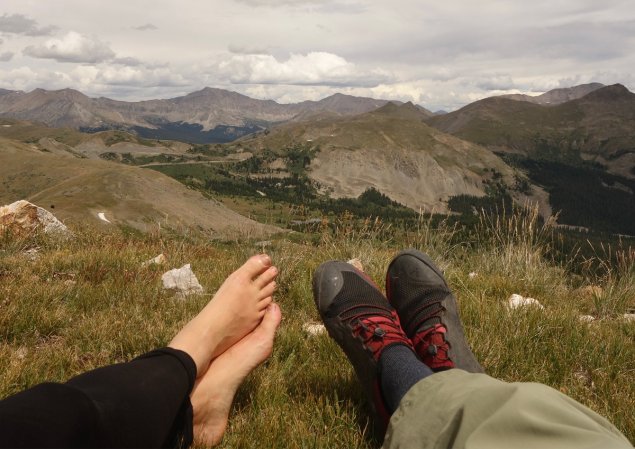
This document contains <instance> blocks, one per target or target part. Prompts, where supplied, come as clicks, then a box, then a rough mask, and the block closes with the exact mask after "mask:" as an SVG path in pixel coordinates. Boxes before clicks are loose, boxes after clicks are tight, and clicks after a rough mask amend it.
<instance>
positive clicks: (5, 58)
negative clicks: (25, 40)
mask: <svg viewBox="0 0 635 449" xmlns="http://www.w3.org/2000/svg"><path fill="white" fill-rule="evenodd" d="M14 55H15V53H13V52H12V51H5V52H4V53H0V61H2V62H9V61H11V60H12V59H13V56H14Z"/></svg>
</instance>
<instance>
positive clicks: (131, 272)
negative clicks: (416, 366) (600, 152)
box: [0, 213, 635, 448]
mask: <svg viewBox="0 0 635 449" xmlns="http://www.w3.org/2000/svg"><path fill="white" fill-rule="evenodd" d="M536 218H537V217H536V215H535V214H532V213H524V214H519V213H516V214H511V215H509V216H507V217H501V218H499V219H497V220H493V219H492V220H488V219H485V218H483V219H482V220H481V227H480V229H479V231H478V233H477V238H474V239H473V240H471V241H464V242H461V241H457V239H456V234H455V232H454V229H453V228H452V227H451V226H449V225H447V224H444V223H443V222H441V224H433V222H432V221H425V220H421V221H420V223H419V225H418V226H417V227H416V228H414V229H412V230H411V231H410V232H408V233H403V232H400V231H397V230H395V229H392V228H391V227H390V226H387V225H385V224H383V223H381V222H380V221H371V220H368V221H365V222H362V223H361V224H360V222H359V221H357V220H353V219H352V218H351V217H350V216H344V217H341V218H340V219H338V220H337V221H336V222H335V223H331V225H330V226H328V227H326V226H325V227H323V228H322V229H321V230H318V232H317V233H315V234H297V233H296V234H295V235H293V236H292V239H291V238H285V237H278V238H277V239H274V240H273V241H272V243H271V245H270V246H269V247H267V251H268V252H269V254H271V256H272V258H273V260H274V262H275V263H276V265H277V266H279V267H280V269H281V271H280V276H279V289H278V292H277V294H276V300H277V301H278V303H279V304H280V306H281V308H282V311H283V316H284V318H283V322H282V325H281V327H280V329H279V331H278V335H277V339H276V344H275V347H274V353H273V355H272V357H271V358H270V359H269V360H268V361H267V362H266V363H265V364H264V365H263V366H262V367H260V368H258V369H257V370H256V371H255V372H254V373H253V374H252V375H251V376H250V377H249V378H248V380H247V382H246V383H245V384H244V385H243V387H242V388H241V390H240V391H239V394H238V397H237V400H236V404H235V407H234V409H233V411H232V416H231V419H230V426H229V429H228V432H227V434H226V436H225V439H224V441H223V443H222V445H221V447H228V448H229V447H232V448H234V447H285V448H287V447H288V448H295V447H298V448H305V447H315V448H327V447H328V448H334V447H336V448H376V447H379V445H380V444H379V443H378V442H376V441H374V440H373V439H372V438H371V437H370V435H371V433H372V432H371V429H370V423H369V420H368V415H367V413H366V410H365V408H364V400H363V396H362V392H361V391H360V388H359V386H358V384H357V382H356V380H355V377H354V373H353V371H352V368H351V367H350V365H349V364H348V362H347V360H346V358H345V357H344V355H343V354H342V353H341V351H340V350H339V348H338V347H337V346H336V345H335V343H333V342H332V341H331V340H330V339H329V338H328V337H327V336H318V337H309V336H308V335H306V334H305V333H304V331H303V330H302V325H303V324H304V323H306V322H307V321H317V320H318V315H317V312H316V310H315V306H314V305H313V300H312V296H311V276H312V273H313V271H314V269H315V268H316V267H317V266H318V265H319V264H320V263H322V262H323V261H325V260H329V259H344V260H347V259H349V258H352V257H358V258H360V259H361V261H362V262H363V263H364V265H365V267H366V270H367V272H368V273H369V274H370V276H371V277H373V278H374V279H375V280H376V281H377V283H378V284H379V285H382V284H383V277H384V270H385V268H386V267H387V264H388V262H389V261H390V259H391V258H392V256H393V255H394V254H395V253H396V252H397V251H398V250H399V249H401V248H403V247H416V248H419V249H421V250H424V251H427V252H428V253H429V254H431V256H432V257H433V258H434V259H435V260H437V262H438V264H439V265H440V267H441V268H442V269H444V270H445V273H446V277H447V279H448V281H449V283H450V285H451V287H452V288H453V290H454V291H455V293H456V295H457V297H458V300H459V305H460V309H461V313H462V318H463V321H464V323H465V326H466V332H467V336H468V339H469V341H470V343H471V344H472V346H473V348H474V351H475V353H476V355H477V357H478V359H479V360H480V361H481V362H482V363H483V365H484V366H485V368H486V370H487V372H488V373H489V374H491V375H493V376H495V377H498V378H501V379H503V380H506V381H535V382H542V383H545V384H547V385H550V386H552V387H554V388H556V389H558V390H560V391H563V392H565V393H566V394H568V395H570V396H571V397H573V398H574V399H576V400H578V401H580V402H581V403H583V404H585V405H587V406H588V407H590V408H591V409H593V410H595V411H597V412H598V413H600V414H602V415H603V416H605V417H607V418H608V419H609V420H610V421H611V422H613V423H614V424H615V425H616V426H617V427H618V428H619V429H620V430H621V431H622V432H624V433H625V435H626V436H627V438H629V439H630V440H631V441H633V440H635V416H634V415H633V413H632V410H633V409H634V407H635V389H634V388H633V385H635V345H634V344H633V341H634V339H635V324H634V323H627V322H624V321H622V320H620V319H619V317H620V316H621V315H622V314H623V313H624V312H625V311H626V309H628V308H629V307H633V306H635V268H634V267H635V263H634V261H635V255H633V254H627V253H624V254H621V255H620V257H618V258H617V260H619V261H620V262H619V263H617V264H612V265H606V266H605V267H604V268H605V269H604V271H603V272H602V274H601V275H598V276H596V277H590V275H589V277H587V278H584V277H580V276H578V275H575V276H574V275H571V274H570V271H571V270H570V268H571V267H569V266H567V265H564V266H562V265H560V266H559V265H554V264H553V263H551V262H550V261H549V260H548V258H547V257H546V256H545V254H546V253H547V249H548V245H550V235H551V234H550V224H549V223H547V224H546V225H538V223H537V219H536ZM435 223H437V222H435ZM74 231H75V232H76V238H75V239H74V240H72V241H68V242H55V241H52V240H49V239H46V238H43V237H36V238H34V239H31V240H23V241H15V240H12V239H11V238H9V237H8V236H5V237H0V373H1V374H0V397H4V396H6V395H9V394H12V393H15V392H18V391H20V390H22V389H24V388H28V387H30V386H33V385H35V384H37V383H39V382H43V381H46V380H48V381H64V380H66V379H68V378H69V377H71V376H73V375H76V374H78V373H81V372H83V371H85V370H88V369H92V368H96V367H98V366H101V365H104V364H107V363H114V362H119V361H124V360H129V359H131V358H132V357H134V356H136V355H138V354H140V353H142V352H144V351H148V350H150V349H152V348H155V347H158V346H163V345H165V344H166V343H167V342H168V341H169V340H170V338H171V337H172V336H173V335H174V334H175V333H176V332H177V330H178V329H179V328H180V327H181V326H182V325H183V324H184V323H185V322H186V321H187V320H188V319H189V318H190V317H192V316H193V315H194V314H196V312H197V311H198V310H199V309H200V308H201V307H202V306H203V305H204V304H205V303H206V302H207V301H209V299H210V298H211V297H212V295H213V292H214V289H215V288H216V287H217V286H219V285H220V283H221V282H222V280H223V279H224V278H225V277H226V276H227V275H228V274H229V273H230V272H231V271H233V270H234V269H235V268H236V267H237V266H239V265H240V264H241V263H242V261H244V260H245V259H246V258H247V257H248V256H249V255H251V254H254V253H256V252H258V251H259V248H257V247H256V245H255V243H254V242H252V241H247V240H233V241H229V240H227V241H213V242H211V241H208V240H205V239H203V237H199V236H196V235H192V234H188V235H187V236H184V235H181V234H178V233H168V232H165V231H164V232H163V233H154V234H149V235H140V234H136V233H133V234H130V233H126V232H123V231H122V232H120V231H117V232H113V233H110V234H103V233H97V232H94V231H92V230H85V229H84V230H81V229H75V230H74ZM31 248H38V257H37V258H36V259H35V260H30V259H29V257H28V256H27V255H26V253H25V251H26V250H28V249H31ZM161 252H163V253H164V254H165V255H166V256H167V257H168V265H167V266H163V267H158V266H150V267H147V268H142V267H141V263H142V262H143V261H144V260H147V259H149V258H150V257H154V256H156V255H157V254H159V253H161ZM185 263H191V264H192V268H193V270H194V272H195V273H196V274H197V276H198V278H199V280H200V282H201V284H202V285H203V286H204V287H205V289H206V292H205V294H204V295H201V296H197V297H191V298H189V299H187V300H185V301H183V300H179V299H177V298H175V297H174V296H173V295H172V294H171V293H169V292H165V291H163V290H162V289H161V282H160V277H161V274H162V273H163V272H164V271H166V270H167V269H169V268H173V267H179V266H181V265H183V264H185ZM472 271H475V272H476V273H477V276H476V277H474V278H470V277H468V273H470V272H472ZM590 283H593V284H597V285H600V286H602V287H603V292H602V293H601V294H599V295H596V296H593V297H584V296H581V295H580V293H579V290H578V288H579V287H580V286H581V285H585V284H590ZM511 293H519V294H522V295H523V296H532V297H534V298H536V299H538V300H539V301H540V302H541V303H542V304H543V305H544V306H545V311H539V310H534V309H525V310H517V311H513V312H510V311H508V310H507V309H506V308H505V306H504V302H505V300H506V299H507V297H508V296H509V295H510V294H511ZM587 313H591V314H594V315H595V316H597V317H598V318H601V320H599V321H596V322H594V323H592V324H585V323H581V322H580V321H579V319H578V316H579V315H580V314H587Z"/></svg>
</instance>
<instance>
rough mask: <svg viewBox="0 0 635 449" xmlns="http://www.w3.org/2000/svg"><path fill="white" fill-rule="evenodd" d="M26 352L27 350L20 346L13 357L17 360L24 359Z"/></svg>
mask: <svg viewBox="0 0 635 449" xmlns="http://www.w3.org/2000/svg"><path fill="white" fill-rule="evenodd" d="M28 354H29V350H28V349H27V348H25V347H23V346H22V347H20V348H18V350H17V351H15V358H16V359H18V360H24V359H25V358H26V356H27V355H28Z"/></svg>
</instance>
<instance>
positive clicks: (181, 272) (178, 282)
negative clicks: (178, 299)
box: [161, 263, 203, 296]
mask: <svg viewBox="0 0 635 449" xmlns="http://www.w3.org/2000/svg"><path fill="white" fill-rule="evenodd" d="M161 281H163V288H164V289H166V290H176V292H177V293H178V294H179V295H180V296H188V295H193V294H199V293H203V286H202V285H201V284H199V282H198V279H197V278H196V275H195V274H194V272H193V271H192V268H191V267H190V264H189V263H188V264H185V265H183V266H182V267H181V268H175V269H173V270H170V271H167V272H165V273H163V276H161Z"/></svg>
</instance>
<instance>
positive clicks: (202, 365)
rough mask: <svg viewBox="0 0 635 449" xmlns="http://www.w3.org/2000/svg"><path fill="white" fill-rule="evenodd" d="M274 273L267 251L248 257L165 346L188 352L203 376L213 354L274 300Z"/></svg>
mask: <svg viewBox="0 0 635 449" xmlns="http://www.w3.org/2000/svg"><path fill="white" fill-rule="evenodd" d="M277 275H278V270H277V268H276V267H274V266H272V265H271V259H270V258H269V256H267V255H266V254H260V255H258V256H253V257H251V258H249V259H248V260H247V262H245V264H244V265H243V266H242V267H240V268H239V269H237V270H236V271H234V272H233V273H232V274H230V275H229V277H228V278H227V279H226V280H225V282H223V285H221V287H220V288H219V289H218V291H217V292H216V294H215V295H214V298H212V300H211V301H210V302H209V303H208V304H207V305H206V306H205V307H204V308H203V310H201V312H200V313H199V314H198V315H196V316H195V317H194V318H193V319H192V320H191V321H190V322H189V323H187V324H186V325H185V327H184V328H183V329H181V331H180V332H179V333H178V334H177V335H176V337H174V338H173V339H172V341H171V342H170V344H169V345H168V346H170V347H171V348H174V349H180V350H182V351H185V352H186V353H188V354H189V355H190V357H192V359H193V360H194V363H195V364H196V370H197V375H198V376H202V375H203V374H204V373H205V370H206V369H207V367H208V366H209V364H210V362H211V361H212V360H213V359H214V358H215V357H216V356H218V355H219V354H222V353H223V352H224V351H225V350H226V349H228V348H229V347H230V346H232V345H233V344H234V343H236V342H237V341H238V340H240V339H241V338H243V337H244V336H245V335H247V334H248V333H249V332H251V331H252V330H254V329H255V327H256V326H258V324H259V323H260V321H261V320H262V317H263V316H264V315H265V310H266V309H267V306H269V304H271V302H272V300H273V299H272V297H271V295H272V294H273V292H274V290H275V288H276V283H275V281H274V279H275V278H276V276H277Z"/></svg>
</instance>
